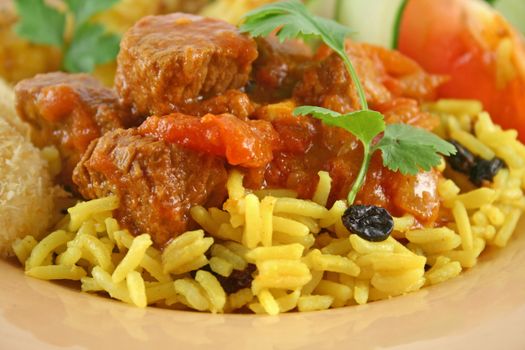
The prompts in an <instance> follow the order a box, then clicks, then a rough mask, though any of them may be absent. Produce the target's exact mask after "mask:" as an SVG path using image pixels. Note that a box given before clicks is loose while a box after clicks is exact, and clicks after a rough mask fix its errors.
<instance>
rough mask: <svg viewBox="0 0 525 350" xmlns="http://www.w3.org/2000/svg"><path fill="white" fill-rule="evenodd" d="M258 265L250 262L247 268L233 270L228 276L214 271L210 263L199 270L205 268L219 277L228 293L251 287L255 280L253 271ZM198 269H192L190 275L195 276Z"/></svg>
mask: <svg viewBox="0 0 525 350" xmlns="http://www.w3.org/2000/svg"><path fill="white" fill-rule="evenodd" d="M256 269H257V267H256V266H255V265H254V264H248V266H246V268H245V269H244V270H242V271H239V270H233V271H232V273H231V274H230V275H229V276H228V277H224V276H221V275H219V274H217V273H215V272H213V271H212V269H211V267H210V266H209V265H206V266H203V267H201V268H200V269H199V270H205V271H208V272H210V273H211V274H213V275H214V276H215V277H217V280H218V281H219V283H220V284H221V286H222V289H224V291H225V292H226V293H228V294H231V293H235V292H237V291H239V290H241V289H243V288H250V287H251V286H252V281H253V276H252V275H253V273H254V272H255V270H256ZM197 271H198V270H195V271H191V272H190V276H191V277H193V278H195V275H197Z"/></svg>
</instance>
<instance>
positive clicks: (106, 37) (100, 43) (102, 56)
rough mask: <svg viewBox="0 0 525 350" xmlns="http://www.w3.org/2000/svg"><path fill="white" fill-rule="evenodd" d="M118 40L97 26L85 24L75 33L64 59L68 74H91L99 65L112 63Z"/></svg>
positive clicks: (117, 48)
mask: <svg viewBox="0 0 525 350" xmlns="http://www.w3.org/2000/svg"><path fill="white" fill-rule="evenodd" d="M119 43H120V38H119V37H118V36H116V35H113V34H109V33H106V31H105V30H104V27H103V26H101V25H99V24H92V23H85V24H84V25H82V26H81V27H80V28H78V30H77V31H76V33H75V36H74V37H73V41H72V42H71V44H70V46H69V49H68V50H67V52H66V55H65V57H64V68H66V70H67V71H69V72H92V71H93V69H94V68H95V66H96V65H97V64H99V63H106V62H110V61H112V60H113V59H114V58H115V57H116V56H117V54H118V51H119Z"/></svg>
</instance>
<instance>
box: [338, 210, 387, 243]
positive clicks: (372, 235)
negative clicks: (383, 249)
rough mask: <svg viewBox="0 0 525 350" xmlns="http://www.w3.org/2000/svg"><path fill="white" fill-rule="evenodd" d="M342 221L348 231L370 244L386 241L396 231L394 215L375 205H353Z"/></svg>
mask: <svg viewBox="0 0 525 350" xmlns="http://www.w3.org/2000/svg"><path fill="white" fill-rule="evenodd" d="M342 220H343V225H345V227H346V228H347V229H348V231H350V232H352V233H355V234H356V235H358V236H359V237H361V238H363V239H365V240H367V241H370V242H381V241H384V240H385V239H387V238H388V236H389V235H390V233H391V232H392V230H393V229H394V219H393V218H392V215H390V213H389V212H388V211H387V210H386V209H385V208H381V207H377V206H375V205H352V206H350V207H349V208H348V209H346V210H345V212H344V214H343V217H342Z"/></svg>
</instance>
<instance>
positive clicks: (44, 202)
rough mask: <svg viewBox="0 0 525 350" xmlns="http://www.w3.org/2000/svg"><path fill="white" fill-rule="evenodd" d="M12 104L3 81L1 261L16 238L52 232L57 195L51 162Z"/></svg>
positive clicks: (0, 104) (0, 92)
mask: <svg viewBox="0 0 525 350" xmlns="http://www.w3.org/2000/svg"><path fill="white" fill-rule="evenodd" d="M12 103H13V93H12V91H10V89H9V87H8V86H7V85H6V84H4V83H3V82H2V81H0V227H1V228H2V229H1V230H0V257H2V256H6V255H9V254H10V252H11V243H12V242H13V241H14V240H15V239H16V238H21V237H24V236H25V235H28V234H29V235H34V236H35V237H37V236H38V235H40V234H41V233H43V232H44V231H45V230H46V229H47V228H48V226H49V224H50V221H51V218H52V216H53V207H54V204H53V203H54V197H55V195H54V194H55V192H56V190H55V189H54V188H53V185H52V182H51V179H50V176H49V173H48V169H47V168H48V164H47V161H46V160H45V159H44V158H43V157H42V155H41V153H40V150H39V149H37V148H36V147H34V146H33V145H32V144H31V143H30V141H29V139H28V137H27V133H28V131H29V128H28V126H27V125H26V124H25V123H23V122H22V121H20V120H19V119H18V117H17V116H16V114H15V113H14V109H13V106H12Z"/></svg>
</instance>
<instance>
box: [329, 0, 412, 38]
mask: <svg viewBox="0 0 525 350" xmlns="http://www.w3.org/2000/svg"><path fill="white" fill-rule="evenodd" d="M405 3H406V0H343V1H341V2H340V5H341V6H340V12H339V13H338V14H337V16H336V18H337V19H338V20H339V21H340V22H341V23H342V24H344V25H346V26H348V27H350V28H351V29H353V30H355V31H356V33H355V34H354V36H353V39H354V40H357V41H365V42H368V43H372V44H376V45H381V46H384V47H387V48H395V47H396V45H397V35H398V33H399V30H398V27H399V24H400V19H401V15H402V10H403V9H404V6H405Z"/></svg>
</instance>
